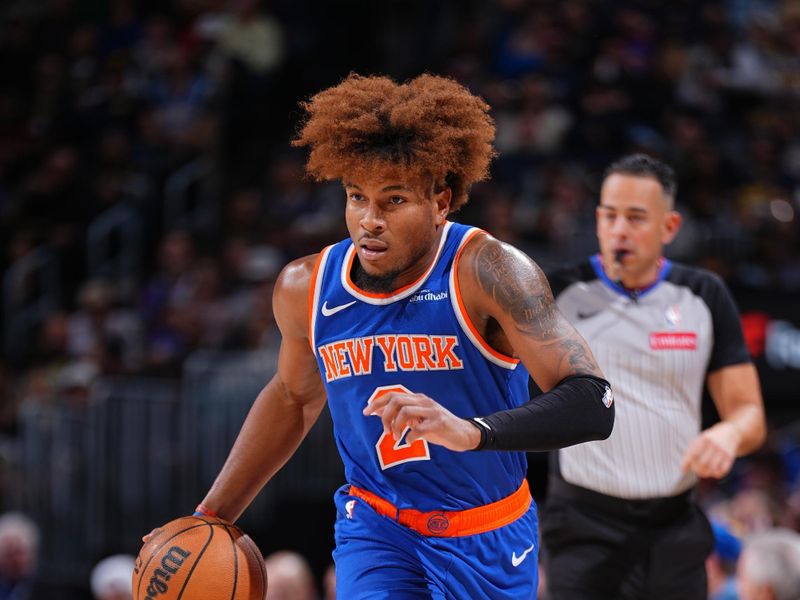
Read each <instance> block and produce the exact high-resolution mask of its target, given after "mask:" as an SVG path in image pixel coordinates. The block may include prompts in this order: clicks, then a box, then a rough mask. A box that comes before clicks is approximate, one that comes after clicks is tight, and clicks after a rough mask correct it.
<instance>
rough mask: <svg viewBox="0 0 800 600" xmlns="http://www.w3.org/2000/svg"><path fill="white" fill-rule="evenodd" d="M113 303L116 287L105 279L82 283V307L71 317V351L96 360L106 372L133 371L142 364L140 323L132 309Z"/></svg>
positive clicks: (79, 357)
mask: <svg viewBox="0 0 800 600" xmlns="http://www.w3.org/2000/svg"><path fill="white" fill-rule="evenodd" d="M113 303H114V290H113V289H112V288H111V286H110V285H109V284H107V283H106V282H104V281H102V280H93V281H87V282H86V283H85V284H84V285H83V287H82V288H81V290H80V293H79V295H78V304H79V306H80V309H79V310H78V311H77V312H75V313H74V314H73V315H72V316H71V317H70V319H69V354H70V356H72V357H73V358H76V359H87V360H89V361H91V362H93V363H94V364H95V365H97V367H98V368H99V369H100V370H101V371H102V372H103V373H108V374H120V373H131V372H134V371H136V370H137V369H139V367H140V366H141V363H142V332H141V323H140V321H139V319H138V318H137V315H136V314H135V313H134V312H133V311H130V310H126V309H121V308H113Z"/></svg>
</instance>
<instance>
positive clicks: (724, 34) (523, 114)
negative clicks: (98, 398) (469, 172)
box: [0, 0, 800, 597]
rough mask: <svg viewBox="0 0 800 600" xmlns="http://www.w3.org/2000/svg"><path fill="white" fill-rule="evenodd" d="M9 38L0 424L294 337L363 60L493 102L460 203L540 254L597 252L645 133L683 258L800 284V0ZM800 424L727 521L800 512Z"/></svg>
mask: <svg viewBox="0 0 800 600" xmlns="http://www.w3.org/2000/svg"><path fill="white" fill-rule="evenodd" d="M0 51H1V52H2V55H3V56H4V57H5V59H4V60H3V66H2V68H0V273H2V274H3V279H2V285H3V315H2V320H0V337H1V338H2V352H1V353H0V441H1V440H2V439H13V437H14V436H15V435H17V433H18V420H17V416H18V411H19V410H20V407H21V406H23V405H24V404H25V403H36V402H46V401H47V399H48V398H51V397H53V396H54V395H58V396H62V397H68V398H70V399H71V400H72V401H74V402H75V403H78V404H80V403H81V402H85V401H86V399H87V398H88V393H89V390H90V389H91V385H92V383H93V382H95V381H96V380H97V379H98V378H99V377H101V376H104V375H131V374H137V375H139V374H147V375H158V376H177V375H179V374H180V369H181V365H182V363H183V361H184V359H185V358H186V357H187V356H188V355H189V354H190V353H191V352H193V351H194V350H196V349H198V348H215V349H258V348H264V347H271V346H274V345H275V343H276V340H277V335H278V334H277V329H276V326H275V323H274V319H273V317H272V310H271V292H272V286H273V283H274V281H275V278H276V276H277V274H278V272H279V270H280V268H281V266H282V265H283V264H285V262H287V261H288V260H290V259H292V258H296V257H298V256H301V255H304V254H308V253H313V252H316V251H318V250H319V249H320V248H321V247H322V246H323V245H324V244H326V243H330V242H332V241H335V240H338V239H341V238H342V237H344V236H345V235H346V231H345V229H344V224H343V219H342V211H343V198H344V195H343V193H342V192H341V190H340V189H339V188H338V186H336V185H331V184H325V185H320V184H317V183H315V182H312V181H309V180H308V179H306V178H305V177H304V171H303V162H304V156H303V155H302V154H299V153H298V152H296V151H295V150H293V149H291V147H290V145H289V141H290V139H291V137H292V135H293V132H294V128H295V127H296V119H297V117H298V115H299V111H298V110H297V109H296V107H297V102H298V101H299V100H302V99H303V98H306V97H308V96H309V95H310V94H313V93H314V92H316V91H318V90H320V89H322V88H324V87H326V86H328V85H331V84H332V83H335V82H336V81H338V80H339V79H341V78H342V77H343V76H344V75H346V74H347V73H348V72H349V71H351V70H352V71H357V72H362V73H386V74H388V75H391V76H393V77H395V78H398V79H404V78H406V77H409V76H413V75H416V74H418V73H419V72H422V71H430V72H435V73H438V74H444V75H449V76H452V77H454V78H456V79H457V80H458V81H460V82H461V83H463V84H465V85H467V86H468V87H469V88H470V89H471V90H472V91H474V92H476V93H478V94H480V95H481V96H483V97H484V98H485V99H486V100H487V101H488V102H489V104H490V105H491V106H492V109H493V111H492V114H493V116H494V118H495V121H496V124H497V150H498V153H499V154H498V158H497V159H496V160H495V162H494V164H493V167H492V179H491V180H490V181H489V182H486V183H484V184H481V185H479V186H477V187H476V188H475V189H474V190H473V193H472V198H471V202H470V204H468V205H467V206H466V207H465V208H464V209H463V210H462V213H461V214H457V215H455V217H454V218H456V219H459V220H463V221H465V222H469V223H473V224H477V225H480V226H482V227H484V228H486V229H487V230H488V231H489V232H491V233H492V234H493V235H495V236H496V237H498V238H500V239H502V240H506V241H509V242H511V243H513V244H515V245H517V246H518V247H520V248H522V249H524V250H526V251H527V252H528V253H529V254H530V255H531V256H533V257H534V258H535V259H536V260H537V261H538V262H539V263H540V264H541V265H542V266H544V267H545V268H546V267H550V266H553V265H556V264H560V263H563V262H564V261H568V260H573V259H577V258H579V257H583V256H585V255H586V254H588V253H590V252H592V251H593V250H594V249H595V241H594V239H595V238H594V211H593V207H594V203H595V202H596V197H597V185H598V181H599V176H600V174H601V172H602V169H603V168H604V167H605V166H606V165H607V164H608V163H609V162H611V161H612V160H613V159H615V158H617V157H618V156H619V155H621V154H622V153H624V152H629V151H633V150H641V151H645V152H648V153H651V154H654V155H657V156H659V157H661V158H663V159H664V160H666V161H667V162H669V163H670V164H672V165H673V166H674V167H675V168H676V171H677V175H678V179H679V188H678V189H679V191H678V208H679V210H680V211H681V212H682V214H683V216H684V219H685V225H684V228H683V231H682V232H681V234H680V236H679V237H678V240H677V241H676V243H675V244H674V245H673V247H672V248H671V254H672V256H674V257H676V258H679V259H681V260H685V261H688V262H691V263H694V264H700V265H703V266H706V267H708V268H710V269H712V270H714V271H716V272H717V273H719V274H720V275H722V276H723V277H724V278H725V279H726V280H727V281H728V282H729V284H730V285H731V286H732V287H734V289H736V288H737V287H739V288H751V289H759V290H764V291H773V290H780V291H783V292H800V226H798V223H800V215H798V211H800V135H798V131H800V102H798V100H800V4H798V3H797V2H793V1H791V0H758V1H756V0H753V1H742V0H715V1H699V2H698V1H689V0H676V1H673V2H669V3H664V2H656V1H653V0H631V1H627V2H614V1H613V0H558V1H556V0H537V1H533V0H531V1H525V0H493V1H490V2H484V1H479V0H463V1H456V0H426V1H422V0H419V1H400V0H384V1H383V2H380V3H374V2H368V1H366V0H364V1H353V2H343V3H336V2H322V1H313V2H291V1H290V0H274V1H272V2H259V1H258V0H173V1H172V2H166V3H162V2H157V1H156V0H149V1H148V0H141V1H135V0H109V1H108V2H99V1H96V0H95V1H93V0H36V1H34V0H24V1H23V0H18V1H9V2H4V3H3V5H2V8H0ZM767 408H768V411H769V398H767ZM768 416H769V412H768ZM798 437H800V435H798V432H797V431H794V430H792V429H791V428H787V429H784V430H781V431H776V432H773V435H772V439H771V441H770V443H769V447H768V449H767V450H765V451H763V452H761V453H760V454H758V455H757V456H756V457H755V458H754V459H751V460H749V461H743V462H742V463H741V464H740V466H739V467H738V468H737V469H736V471H735V472H734V475H733V476H732V477H730V478H729V479H728V480H726V481H725V482H724V483H723V485H713V484H708V485H706V486H704V488H703V493H704V500H705V504H706V506H707V508H708V510H709V513H710V514H712V515H713V516H714V517H715V518H717V519H719V520H720V522H724V523H725V524H726V526H727V527H729V528H733V529H734V530H735V531H736V532H737V533H738V534H740V535H745V534H748V533H751V532H754V531H759V530H762V529H765V528H769V527H772V526H775V525H783V526H785V527H789V528H792V529H795V530H797V529H800V483H799V482H800V451H798V449H797V445H796V440H797V439H798ZM2 448H3V445H2V444H0V450H2ZM0 458H2V457H0ZM0 491H2V478H0ZM2 507H3V503H2V502H0V508H2ZM0 597H2V595H0Z"/></svg>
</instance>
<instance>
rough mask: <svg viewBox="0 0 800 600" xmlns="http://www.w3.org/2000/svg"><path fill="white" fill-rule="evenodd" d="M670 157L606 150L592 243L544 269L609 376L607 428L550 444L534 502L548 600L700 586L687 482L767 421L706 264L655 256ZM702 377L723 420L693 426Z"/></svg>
mask: <svg viewBox="0 0 800 600" xmlns="http://www.w3.org/2000/svg"><path fill="white" fill-rule="evenodd" d="M675 191H676V185H675V179H674V174H673V171H672V169H671V168H670V167H669V166H667V165H665V164H663V163H661V162H659V161H657V160H655V159H653V158H650V157H649V156H645V155H642V154H634V155H629V156H626V157H624V158H622V159H620V160H619V161H618V162H616V163H614V164H612V165H611V166H610V167H609V168H608V170H607V171H606V173H605V177H604V179H603V185H602V188H601V192H600V205H599V206H598V207H597V237H598V239H599V242H600V253H599V254H598V255H596V256H592V257H591V258H589V259H588V260H587V261H585V262H583V263H581V264H579V265H577V266H576V267H573V268H571V269H567V270H564V271H560V272H557V273H554V274H552V275H551V276H550V282H551V285H552V286H553V290H554V292H555V293H556V296H557V302H558V306H559V308H560V309H561V310H562V312H563V313H564V314H565V315H566V316H567V318H568V319H570V320H571V321H572V323H573V324H574V325H575V327H576V328H577V329H578V331H579V332H580V333H581V334H582V335H583V337H584V338H586V340H587V341H588V342H589V346H590V347H591V349H592V352H593V353H594V355H595V357H596V358H597V361H598V363H599V364H600V367H601V368H602V370H603V372H604V373H605V374H606V376H607V377H608V379H609V381H610V382H611V383H612V385H613V386H614V398H615V400H614V401H615V403H616V415H617V419H616V423H615V425H614V431H613V432H612V434H611V436H610V437H609V438H608V439H607V440H603V441H597V442H588V443H585V444H579V445H577V446H572V447H569V448H566V449H563V450H560V451H558V454H557V457H556V468H555V469H552V470H551V472H552V473H553V475H552V479H551V482H550V486H549V493H548V497H547V503H546V506H545V510H544V512H543V516H542V539H543V546H544V563H545V568H546V572H547V581H548V587H549V590H548V591H549V595H548V598H552V599H553V600H572V599H581V600H583V599H586V600H602V599H609V600H610V599H615V600H616V599H618V598H625V599H627V598H637V599H643V600H644V599H647V600H659V599H666V598H674V599H676V600H677V599H680V600H691V599H695V598H696V599H698V600H699V599H705V598H706V594H707V590H706V575H705V568H704V561H705V558H706V556H707V555H708V554H709V552H710V551H711V549H712V547H713V543H714V538H713V534H712V532H711V528H710V526H709V523H708V520H707V519H706V518H705V516H704V515H703V513H702V512H701V510H700V509H699V507H697V505H696V504H695V503H694V502H693V498H692V488H693V487H694V485H695V482H696V481H697V478H698V477H714V478H720V477H724V476H725V475H726V474H727V473H728V471H730V469H731V466H732V465H733V461H734V459H735V458H736V457H737V456H740V455H742V454H746V453H748V452H751V451H753V450H754V449H755V448H757V447H758V446H759V445H760V444H761V443H762V441H763V439H764V435H765V424H764V410H763V403H762V399H761V391H760V387H759V382H758V375H757V373H756V370H755V367H754V366H753V364H752V362H751V360H750V355H749V353H748V351H747V347H746V346H745V343H744V337H743V335H742V329H741V325H740V321H739V315H738V312H737V309H736V306H735V305H734V302H733V300H732V298H731V296H730V293H729V292H728V290H727V289H726V288H725V285H724V284H723V283H722V281H721V280H720V279H719V278H718V277H716V276H715V275H713V274H711V273H709V272H707V271H704V270H701V269H697V268H693V267H688V266H685V265H681V264H677V263H673V262H672V261H670V260H668V259H666V258H664V256H663V247H664V245H665V244H668V243H670V242H671V241H672V240H673V238H674V237H675V235H676V234H677V232H678V229H679V227H680V223H681V217H680V215H679V214H678V213H677V212H675V210H674V201H675ZM704 385H706V386H707V387H708V390H709V392H710V394H711V397H712V399H713V401H714V403H715V405H716V407H717V410H718V412H719V414H720V417H721V421H719V422H718V423H716V424H715V425H713V426H712V427H710V428H708V429H706V430H704V431H700V421H701V400H702V395H703V387H704Z"/></svg>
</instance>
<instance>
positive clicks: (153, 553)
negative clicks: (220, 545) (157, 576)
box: [136, 519, 209, 598]
mask: <svg viewBox="0 0 800 600" xmlns="http://www.w3.org/2000/svg"><path fill="white" fill-rule="evenodd" d="M199 520H200V521H203V524H205V525H208V524H209V523H208V521H206V520H204V519H199ZM202 526H203V525H192V526H191V527H186V528H185V529H181V530H180V531H176V532H175V533H173V534H172V535H171V536H170V537H168V538H167V539H166V540H164V543H163V544H161V545H160V546H159V547H158V548H156V549H155V550H154V551H153V552H152V553H151V554H150V558H148V559H147V562H146V563H145V564H144V565H143V566H142V573H141V575H139V583H138V585H137V586H136V597H137V598H138V597H139V596H140V594H139V592H140V590H141V588H142V578H143V577H144V573H145V571H147V568H148V567H149V566H150V563H151V562H152V561H153V558H155V557H156V555H157V554H158V553H159V552H161V549H162V548H163V547H164V546H166V545H167V544H168V543H169V542H171V541H172V540H174V539H175V538H176V537H178V536H179V535H180V534H182V533H184V532H186V531H190V530H192V529H197V528H198V527H202Z"/></svg>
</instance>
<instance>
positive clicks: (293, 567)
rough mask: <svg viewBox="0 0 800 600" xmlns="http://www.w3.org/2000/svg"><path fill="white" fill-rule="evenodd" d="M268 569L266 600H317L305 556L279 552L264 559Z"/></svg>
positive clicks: (283, 551) (284, 551) (285, 551)
mask: <svg viewBox="0 0 800 600" xmlns="http://www.w3.org/2000/svg"><path fill="white" fill-rule="evenodd" d="M264 564H265V565H266V567H267V581H268V582H269V585H268V586H267V597H266V600H316V598H317V591H316V589H315V587H314V578H313V576H312V574H311V568H310V567H309V566H308V562H307V561H306V559H305V558H303V556H301V555H300V554H297V553H296V552H289V551H288V550H279V551H278V552H274V553H272V554H270V555H269V556H267V557H266V558H265V559H264Z"/></svg>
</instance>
